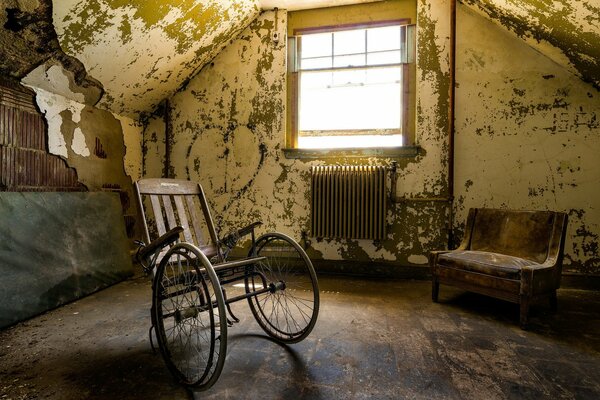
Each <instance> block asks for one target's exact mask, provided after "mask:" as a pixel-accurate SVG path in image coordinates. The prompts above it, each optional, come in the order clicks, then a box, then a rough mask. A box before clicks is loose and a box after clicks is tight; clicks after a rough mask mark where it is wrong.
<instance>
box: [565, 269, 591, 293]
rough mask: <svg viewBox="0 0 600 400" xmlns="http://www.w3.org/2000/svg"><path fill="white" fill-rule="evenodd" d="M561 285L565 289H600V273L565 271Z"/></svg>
mask: <svg viewBox="0 0 600 400" xmlns="http://www.w3.org/2000/svg"><path fill="white" fill-rule="evenodd" d="M560 287H561V288H564V289H584V290H600V275H590V274H578V273H575V272H566V273H563V275H562V277H561V280H560Z"/></svg>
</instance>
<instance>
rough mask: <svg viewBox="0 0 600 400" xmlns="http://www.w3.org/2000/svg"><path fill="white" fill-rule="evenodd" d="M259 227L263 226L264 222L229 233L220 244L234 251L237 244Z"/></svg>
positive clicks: (254, 223)
mask: <svg viewBox="0 0 600 400" xmlns="http://www.w3.org/2000/svg"><path fill="white" fill-rule="evenodd" d="M259 225H262V221H256V222H253V223H251V224H250V225H248V226H245V227H243V228H241V229H238V230H236V231H232V232H230V233H228V234H227V235H225V236H224V237H223V238H222V239H221V240H220V241H219V242H220V243H221V244H223V245H225V246H226V247H229V248H230V249H232V248H234V247H235V244H236V243H237V241H238V240H239V239H240V238H241V237H242V236H246V235H247V234H249V233H251V232H253V231H254V228H256V227H257V226H259Z"/></svg>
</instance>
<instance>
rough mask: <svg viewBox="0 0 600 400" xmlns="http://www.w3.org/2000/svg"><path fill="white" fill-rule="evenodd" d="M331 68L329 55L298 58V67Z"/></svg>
mask: <svg viewBox="0 0 600 400" xmlns="http://www.w3.org/2000/svg"><path fill="white" fill-rule="evenodd" d="M319 68H331V57H319V58H309V59H308V60H300V69H319Z"/></svg>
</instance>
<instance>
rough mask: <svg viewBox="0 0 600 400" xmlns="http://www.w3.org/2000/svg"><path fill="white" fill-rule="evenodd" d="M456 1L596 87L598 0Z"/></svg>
mask: <svg viewBox="0 0 600 400" xmlns="http://www.w3.org/2000/svg"><path fill="white" fill-rule="evenodd" d="M460 1H461V2H462V3H464V4H466V5H468V6H469V7H470V8H472V9H473V10H475V11H477V12H478V13H480V14H483V15H484V16H485V17H487V18H489V19H491V20H492V21H494V22H496V23H498V24H499V25H501V26H503V27H504V28H506V29H508V30H510V31H511V32H513V33H514V34H516V35H517V36H519V37H520V38H522V39H523V40H525V41H526V42H527V43H529V44H530V45H531V46H532V47H534V48H535V49H537V50H538V51H540V52H541V53H543V54H545V55H546V56H548V57H549V58H551V59H552V60H554V61H555V62H556V63H558V64H560V65H562V66H563V67H564V68H566V69H568V70H570V71H571V72H573V73H574V74H576V75H578V76H580V77H581V78H582V79H583V80H584V81H586V82H588V83H590V84H592V85H593V86H594V87H595V88H596V89H598V90H600V1H599V0H460ZM458 23H460V22H458ZM515 62H518V60H515Z"/></svg>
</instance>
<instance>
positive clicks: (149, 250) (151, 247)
mask: <svg viewBox="0 0 600 400" xmlns="http://www.w3.org/2000/svg"><path fill="white" fill-rule="evenodd" d="M181 232H183V228H182V227H181V226H176V227H175V228H173V229H171V230H170V231H168V232H167V233H165V234H163V235H161V236H160V237H158V238H156V239H154V240H153V241H152V242H150V243H149V244H148V245H147V246H143V247H141V248H140V250H139V251H138V253H137V258H138V261H141V260H145V259H147V258H148V257H150V256H151V255H152V254H154V253H156V252H157V251H158V250H160V249H162V248H163V247H165V246H168V245H170V244H171V243H173V242H175V241H176V240H177V239H178V238H179V234H180V233H181Z"/></svg>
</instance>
